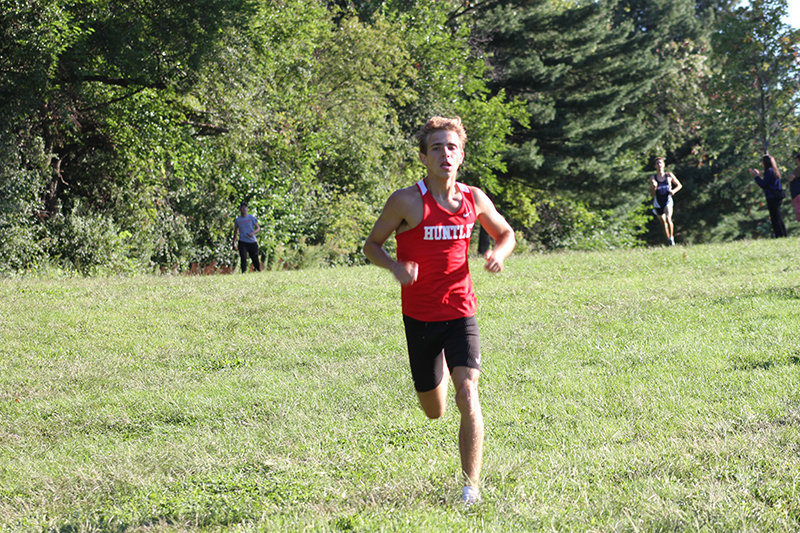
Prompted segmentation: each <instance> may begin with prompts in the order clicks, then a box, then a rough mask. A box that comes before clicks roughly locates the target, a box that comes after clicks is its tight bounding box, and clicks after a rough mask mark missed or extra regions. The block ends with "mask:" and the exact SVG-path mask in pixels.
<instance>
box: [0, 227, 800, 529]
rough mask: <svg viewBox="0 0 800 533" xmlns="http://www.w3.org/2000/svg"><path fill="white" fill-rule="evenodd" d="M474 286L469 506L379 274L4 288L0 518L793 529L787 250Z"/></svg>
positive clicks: (35, 283)
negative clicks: (477, 396) (474, 446)
mask: <svg viewBox="0 0 800 533" xmlns="http://www.w3.org/2000/svg"><path fill="white" fill-rule="evenodd" d="M473 276H474V281H475V285H476V290H477V293H478V300H479V314H478V320H479V323H480V325H481V335H482V345H483V364H484V372H483V375H482V378H481V398H482V405H483V412H484V416H485V421H486V446H485V457H484V459H485V461H484V471H483V479H482V483H483V502H482V503H481V504H479V505H477V506H473V507H470V508H463V507H462V506H460V505H459V504H458V501H457V500H458V497H459V495H460V488H461V480H460V478H459V460H458V450H457V445H456V436H457V426H458V416H457V410H456V409H455V405H454V403H451V405H450V406H449V411H448V413H447V414H446V415H445V416H444V417H443V418H442V419H440V420H437V421H429V420H427V419H425V417H424V416H423V414H422V412H421V411H420V410H419V408H418V407H417V405H416V400H415V396H414V393H413V389H412V385H411V380H410V375H409V372H408V370H407V362H406V352H405V341H404V337H403V331H402V323H401V319H400V312H399V306H400V304H399V288H398V287H397V286H396V284H395V283H394V282H393V280H392V279H391V277H390V275H389V273H388V272H386V271H383V270H380V269H378V268H375V267H359V268H350V269H334V270H307V271H300V272H263V273H260V274H256V275H248V276H242V275H238V274H237V275H230V276H200V277H184V276H179V277H169V276H167V277H147V276H142V277H132V278H93V279H28V278H23V279H5V280H0V420H2V426H0V530H3V531H31V532H39V531H61V532H88V531H113V532H123V531H125V532H128V531H139V532H145V531H147V532H149V531H154V532H155V531H170V532H172V531H398V532H399V531H425V532H429V531H432V532H435V531H503V532H518V531H597V532H600V531H603V532H606V531H630V532H634V531H637V532H638V531H714V532H716V531H730V532H734V531H735V532H748V531H752V532H756V531H759V532H760V531H785V532H794V531H798V530H800V487H798V482H799V481H800V431H799V430H800V342H798V341H799V338H800V242H799V241H798V240H797V239H794V238H789V239H778V240H760V241H746V242H737V243H731V244H726V245H713V246H695V247H686V248H684V247H674V248H650V249H640V250H633V251H620V252H608V253H589V254H578V253H570V254H553V255H543V256H531V257H528V256H515V257H513V258H511V259H510V260H509V261H508V262H507V268H506V270H505V271H504V272H503V273H501V274H500V275H496V276H491V275H489V274H486V273H484V272H483V271H482V269H481V268H480V263H478V262H477V261H476V262H474V263H473Z"/></svg>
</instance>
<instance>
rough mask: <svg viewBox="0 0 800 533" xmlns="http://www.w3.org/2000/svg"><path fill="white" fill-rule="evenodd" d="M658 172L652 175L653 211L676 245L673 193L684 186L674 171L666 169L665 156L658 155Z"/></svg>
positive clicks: (665, 234) (656, 163)
mask: <svg viewBox="0 0 800 533" xmlns="http://www.w3.org/2000/svg"><path fill="white" fill-rule="evenodd" d="M655 166H656V173H655V174H653V175H652V176H651V177H650V196H652V197H653V213H654V214H655V215H656V216H657V217H658V219H659V220H660V221H661V226H662V228H663V229H664V236H665V237H666V238H667V243H668V244H669V245H670V246H674V245H675V228H674V226H673V225H672V209H673V205H674V202H673V200H672V195H673V194H675V193H676V192H678V191H679V190H681V189H682V188H683V186H682V185H681V182H680V181H678V178H676V177H675V174H673V173H672V172H665V171H664V158H663V157H656V160H655Z"/></svg>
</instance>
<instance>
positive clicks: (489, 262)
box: [483, 250, 503, 274]
mask: <svg viewBox="0 0 800 533" xmlns="http://www.w3.org/2000/svg"><path fill="white" fill-rule="evenodd" d="M484 257H485V258H486V264H485V265H484V266H483V268H485V269H486V270H488V271H489V272H494V273H495V274H496V273H498V272H500V271H501V270H503V260H502V259H499V258H497V257H495V255H494V250H489V251H488V252H486V254H485V255H484Z"/></svg>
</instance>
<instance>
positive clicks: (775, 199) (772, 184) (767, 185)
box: [750, 154, 788, 238]
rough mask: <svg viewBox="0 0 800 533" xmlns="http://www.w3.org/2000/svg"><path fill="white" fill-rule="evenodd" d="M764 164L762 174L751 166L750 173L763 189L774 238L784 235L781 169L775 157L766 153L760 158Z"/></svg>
mask: <svg viewBox="0 0 800 533" xmlns="http://www.w3.org/2000/svg"><path fill="white" fill-rule="evenodd" d="M761 162H762V163H763V165H764V174H763V176H762V174H761V172H759V171H758V170H756V169H754V168H751V169H750V173H751V174H752V175H753V177H754V178H755V180H756V183H757V184H758V186H759V187H761V188H762V189H764V197H765V198H766V199H767V209H769V219H770V222H772V236H773V237H775V238H778V237H786V236H787V235H788V234H787V233H786V225H785V224H784V223H783V215H782V214H781V204H782V203H783V197H784V194H783V189H782V188H781V171H780V170H778V164H777V163H775V158H774V157H772V156H771V155H769V154H767V155H765V156H764V157H762V158H761Z"/></svg>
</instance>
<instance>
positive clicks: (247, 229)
mask: <svg viewBox="0 0 800 533" xmlns="http://www.w3.org/2000/svg"><path fill="white" fill-rule="evenodd" d="M259 231H261V227H260V226H259V225H258V220H256V217H255V216H253V215H248V214H247V202H242V203H241V204H240V205H239V216H238V217H236V219H235V220H234V221H233V249H234V250H239V257H240V258H241V261H242V274H244V273H245V272H247V255H248V254H249V255H250V260H251V261H252V262H253V270H255V271H256V272H258V271H260V270H261V264H260V262H259V260H258V241H257V240H256V233H258V232H259Z"/></svg>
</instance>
